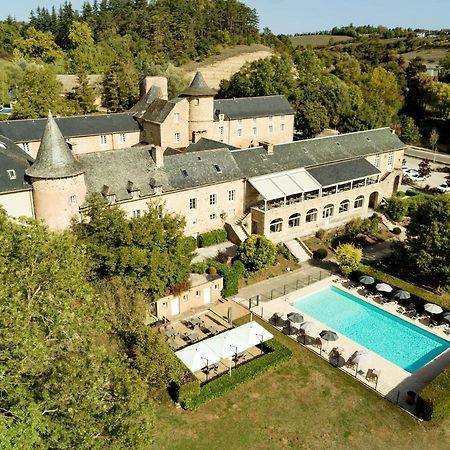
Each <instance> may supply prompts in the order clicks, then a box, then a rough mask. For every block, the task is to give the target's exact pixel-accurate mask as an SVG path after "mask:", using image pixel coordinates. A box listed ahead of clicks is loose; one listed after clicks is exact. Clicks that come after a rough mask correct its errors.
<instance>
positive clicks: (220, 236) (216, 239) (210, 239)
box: [197, 229, 228, 248]
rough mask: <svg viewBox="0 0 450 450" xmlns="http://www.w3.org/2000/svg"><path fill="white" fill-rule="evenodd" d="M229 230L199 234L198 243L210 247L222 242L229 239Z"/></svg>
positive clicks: (200, 245) (200, 246)
mask: <svg viewBox="0 0 450 450" xmlns="http://www.w3.org/2000/svg"><path fill="white" fill-rule="evenodd" d="M227 239H228V238H227V232H226V231H225V230H222V229H220V230H213V231H208V232H207V233H202V234H199V235H198V236H197V243H198V246H199V248H202V247H209V246H211V245H215V244H220V243H221V242H225V241H226V240H227Z"/></svg>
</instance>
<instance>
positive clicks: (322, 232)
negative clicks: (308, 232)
mask: <svg viewBox="0 0 450 450" xmlns="http://www.w3.org/2000/svg"><path fill="white" fill-rule="evenodd" d="M326 234H327V232H326V231H325V230H324V229H323V228H321V229H320V230H317V231H316V238H317V239H323V238H324V237H325V235H326Z"/></svg>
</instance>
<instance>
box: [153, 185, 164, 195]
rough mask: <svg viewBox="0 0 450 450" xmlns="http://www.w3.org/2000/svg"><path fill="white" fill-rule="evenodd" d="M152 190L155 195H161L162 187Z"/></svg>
mask: <svg viewBox="0 0 450 450" xmlns="http://www.w3.org/2000/svg"><path fill="white" fill-rule="evenodd" d="M153 189H154V191H155V194H162V186H155V187H154V188H153Z"/></svg>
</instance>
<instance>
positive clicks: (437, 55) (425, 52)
mask: <svg viewBox="0 0 450 450" xmlns="http://www.w3.org/2000/svg"><path fill="white" fill-rule="evenodd" d="M449 52H450V49H448V48H426V49H419V50H416V51H414V52H408V53H402V55H401V56H402V58H404V59H406V60H407V61H411V60H412V59H414V58H417V57H418V56H420V57H421V58H422V59H423V62H424V63H426V64H436V63H438V62H439V60H440V59H442V58H443V57H444V56H445V55H446V54H447V53H449Z"/></svg>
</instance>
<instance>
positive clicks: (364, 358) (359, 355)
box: [352, 350, 372, 376]
mask: <svg viewBox="0 0 450 450" xmlns="http://www.w3.org/2000/svg"><path fill="white" fill-rule="evenodd" d="M352 361H354V362H355V363H356V372H355V376H356V375H357V374H358V367H359V366H360V365H361V364H368V363H370V362H371V361H372V355H371V354H370V353H367V352H366V351H365V350H358V351H357V352H355V354H354V356H353V358H352Z"/></svg>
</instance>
